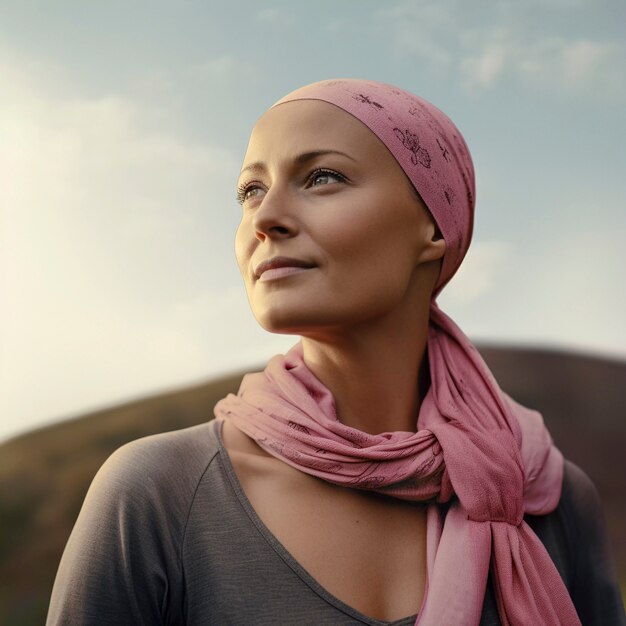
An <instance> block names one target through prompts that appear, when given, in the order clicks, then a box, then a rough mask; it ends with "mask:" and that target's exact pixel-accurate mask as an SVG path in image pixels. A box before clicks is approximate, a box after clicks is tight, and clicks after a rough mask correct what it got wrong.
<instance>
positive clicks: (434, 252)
mask: <svg viewBox="0 0 626 626" xmlns="http://www.w3.org/2000/svg"><path fill="white" fill-rule="evenodd" d="M445 253H446V242H445V240H444V238H443V235H442V234H441V231H440V230H439V226H437V224H436V223H435V221H434V220H433V219H432V218H430V220H429V221H428V224H427V225H426V239H425V244H424V246H423V248H422V251H421V254H420V259H419V262H420V263H424V262H427V261H437V260H438V259H442V258H443V255H444V254H445Z"/></svg>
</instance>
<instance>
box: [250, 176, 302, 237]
mask: <svg viewBox="0 0 626 626" xmlns="http://www.w3.org/2000/svg"><path fill="white" fill-rule="evenodd" d="M293 203H294V198H293V197H290V195H289V194H288V193H286V192H285V191H284V190H281V189H280V188H278V186H277V185H274V186H272V188H271V189H269V190H268V191H267V192H266V193H265V196H264V197H263V199H262V200H261V203H260V204H259V205H258V206H257V208H256V209H254V217H253V218H252V226H253V228H254V233H255V236H256V238H257V239H259V241H265V239H266V238H267V237H269V238H270V239H286V238H288V237H293V236H294V235H295V234H296V233H297V232H298V224H297V221H296V219H295V215H294V214H293Z"/></svg>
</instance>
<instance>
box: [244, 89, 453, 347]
mask: <svg viewBox="0 0 626 626" xmlns="http://www.w3.org/2000/svg"><path fill="white" fill-rule="evenodd" d="M238 186H239V189H238V194H239V199H240V201H241V202H242V208H243V212H242V218H241V223H240V225H239V228H238V229H237V234H236V237H235V252H236V256H237V262H238V265H239V269H240V271H241V274H242V276H243V279H244V281H245V285H246V290H247V293H248V298H249V300H250V304H251V306H252V310H253V312H254V315H255V317H256V318H257V320H258V321H259V323H260V324H261V326H263V327H264V328H265V329H266V330H269V331H271V332H277V333H288V334H299V335H303V336H316V335H319V334H320V333H325V332H342V331H345V330H347V329H348V328H349V327H352V326H355V325H358V324H361V323H364V322H368V321H372V320H374V319H376V318H380V317H381V316H385V315H389V314H390V313H392V311H393V310H394V309H397V308H398V307H402V306H410V305H411V300H412V299H414V298H415V297H416V294H417V293H418V292H420V294H421V295H420V297H426V298H427V299H430V294H431V293H432V289H433V286H434V284H435V281H436V280H437V276H438V272H439V268H440V259H441V257H442V256H443V252H444V247H445V244H444V242H443V239H439V240H438V241H433V235H434V233H435V225H434V222H433V220H432V218H431V217H430V215H429V214H428V211H427V210H426V209H425V207H424V206H423V204H422V203H421V201H420V200H419V198H418V197H417V196H416V194H415V193H414V192H413V190H412V188H411V187H410V183H409V181H408V179H407V178H406V176H405V174H404V172H403V171H402V169H401V167H400V166H399V165H398V163H397V162H396V161H395V159H394V158H393V157H392V156H391V154H390V153H389V152H388V150H387V148H386V147H385V146H384V145H383V144H382V142H381V141H380V140H379V139H378V138H377V137H376V136H375V135H374V134H373V133H372V132H371V131H370V130H369V129H368V128H367V127H366V126H364V125H363V124H362V123H361V122H359V121H358V120H357V119H356V118H354V117H352V116H351V115H349V114H348V113H346V112H345V111H342V110H341V109H339V108H337V107H335V106H333V105H331V104H328V103H326V102H321V101H316V100H299V101H294V102H288V103H285V104H281V105H280V106H278V107H275V108H273V109H270V110H268V111H267V112H266V113H265V114H264V115H263V117H261V119H260V120H259V122H258V123H257V125H256V126H255V127H254V130H253V132H252V135H251V138H250V143H249V145H248V150H247V152H246V155H245V157H244V162H243V167H242V171H241V176H240V178H239V183H238ZM434 238H435V239H437V237H436V236H435V237H434ZM275 257H289V258H291V259H297V260H298V261H299V262H300V263H301V264H303V265H306V266H307V267H297V268H294V266H291V269H289V268H288V267H284V268H282V269H280V268H273V269H269V270H266V271H265V272H263V273H262V274H261V275H260V276H259V275H257V271H256V270H257V268H258V266H259V264H260V263H262V262H265V261H269V260H270V259H273V258H275ZM287 265H289V262H287Z"/></svg>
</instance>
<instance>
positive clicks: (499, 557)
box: [215, 79, 580, 626]
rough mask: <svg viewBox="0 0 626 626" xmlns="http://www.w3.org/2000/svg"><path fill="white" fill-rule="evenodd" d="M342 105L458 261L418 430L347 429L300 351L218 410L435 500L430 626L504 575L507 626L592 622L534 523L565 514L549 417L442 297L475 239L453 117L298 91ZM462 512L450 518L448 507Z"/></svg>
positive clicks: (475, 612)
mask: <svg viewBox="0 0 626 626" xmlns="http://www.w3.org/2000/svg"><path fill="white" fill-rule="evenodd" d="M299 99H318V100H323V101H325V102H329V103H331V104H334V105H336V106H338V107H340V108H341V109H343V110H344V111H347V112H348V113H350V114H352V115H353V116H355V117H356V118H357V119H359V120H360V121H361V122H363V123H364V124H365V125H366V126H367V127H368V128H369V129H370V130H371V131H372V132H374V133H375V134H376V136H377V137H378V138H379V139H380V140H381V141H382V142H383V143H384V144H385V146H386V147H387V148H388V149H389V151H390V152H391V153H392V154H393V156H394V157H395V158H396V160H397V161H398V163H399V164H400V166H401V167H402V169H403V170H404V171H405V173H406V174H407V176H408V178H409V179H410V180H411V182H412V183H413V185H414V186H415V189H416V190H417V192H418V193H419V195H420V196H421V198H422V199H423V201H424V203H425V204H426V206H427V208H428V210H429V211H430V213H431V214H432V216H433V218H434V219H435V221H436V223H437V225H438V226H439V229H440V231H441V233H442V235H443V237H444V239H445V242H446V252H445V255H444V259H443V262H442V267H441V272H440V275H439V279H438V281H437V284H436V286H435V289H434V291H433V296H432V299H431V305H430V317H429V327H428V341H427V352H428V361H429V367H430V379H431V384H430V388H429V389H428V391H427V393H426V395H425V396H424V398H423V400H422V403H421V406H420V410H419V415H418V417H417V424H416V432H400V431H398V432H383V433H379V434H369V433H365V432H363V431H360V430H358V429H355V428H351V427H349V426H346V425H344V424H342V423H341V421H340V419H339V417H338V416H337V412H336V405H335V401H334V398H333V396H332V393H331V392H330V391H329V390H328V388H327V387H325V386H324V385H323V384H322V383H321V381H320V380H319V379H318V378H317V377H316V376H315V375H314V374H313V373H312V372H311V371H310V370H309V369H308V367H307V366H306V364H305V362H304V359H303V349H302V344H301V342H299V343H297V344H296V345H295V346H294V347H293V348H292V349H291V350H289V351H288V352H287V354H286V355H277V356H275V357H273V358H272V359H271V360H270V361H269V363H268V364H267V366H266V368H265V370H264V371H263V372H257V373H252V374H246V375H245V376H244V378H243V380H242V382H241V386H240V388H239V391H238V393H237V395H234V394H229V395H228V396H227V397H226V398H224V399H222V400H220V401H219V402H218V403H217V405H216V406H215V415H216V417H218V418H221V419H230V420H232V422H233V424H234V425H235V426H236V427H237V428H239V429H240V430H241V431H243V432H244V433H246V434H247V435H248V436H250V437H251V438H252V439H254V440H255V441H256V442H257V443H258V444H259V445H260V446H261V447H262V448H263V449H265V450H266V451H267V452H269V453H270V454H272V455H274V456H276V457H278V458H280V459H282V460H283V461H284V462H285V463H288V464H289V465H292V466H293V467H295V468H297V469H299V470H301V471H303V472H306V473H308V474H311V475H313V476H317V477H319V478H322V479H324V480H327V481H329V482H332V483H335V484H338V485H342V486H345V487H351V488H357V489H369V490H373V491H376V492H379V493H384V494H387V495H390V496H393V497H397V498H402V499H405V500H414V501H424V502H425V503H427V505H428V508H427V584H426V591H425V598H424V601H423V604H422V609H421V611H420V613H419V615H418V618H417V621H416V624H419V625H420V626H441V625H444V626H447V625H454V626H476V625H477V624H479V622H480V618H481V612H482V605H483V600H484V596H485V590H486V585H487V576H488V573H489V570H490V568H491V572H492V578H493V581H494V588H495V592H496V601H497V606H498V612H499V615H500V619H501V622H502V624H504V625H505V626H507V625H513V626H517V625H522V624H523V625H532V626H539V625H550V626H557V625H562V626H574V625H577V624H580V620H579V618H578V616H577V614H576V610H575V608H574V606H573V603H572V600H571V598H570V596H569V594H568V592H567V589H566V587H565V585H564V583H563V580H562V579H561V577H560V575H559V573H558V571H557V569H556V567H555V565H554V563H553V562H552V560H551V558H550V556H549V555H548V553H547V551H546V549H545V547H544V546H543V544H542V543H541V541H540V540H539V538H538V537H537V536H536V535H535V534H534V532H533V531H532V529H531V528H530V527H529V526H528V524H527V523H526V522H525V521H524V519H523V516H524V514H525V513H530V514H533V515H542V514H546V513H550V512H551V511H553V510H554V509H555V508H556V506H557V504H558V502H559V499H560V495H561V485H562V480H563V457H562V455H561V453H560V452H559V451H558V449H557V448H555V447H554V446H553V445H552V439H551V437H550V434H549V433H548V431H547V429H546V427H545V426H544V423H543V419H542V417H541V415H540V414H539V413H538V412H537V411H534V410H532V409H528V408H526V407H524V406H522V405H520V404H518V403H517V402H515V401H514V400H513V399H512V398H511V397H510V396H508V395H507V394H506V393H504V392H503V391H502V390H501V389H500V388H499V386H498V384H497V382H496V380H495V379H494V377H493V375H492V374H491V372H490V370H489V368H488V367H487V365H486V363H485V362H484V360H483V359H482V358H481V356H480V354H479V353H478V351H477V350H476V348H475V347H474V346H473V344H472V343H471V341H470V340H469V339H468V338H467V337H466V335H465V334H464V333H463V332H462V331H461V329H460V328H459V327H458V326H457V325H456V324H455V323H454V322H453V321H452V319H451V318H450V317H449V316H447V315H446V314H445V313H444V312H443V311H442V310H441V309H440V308H439V306H438V305H437V303H436V296H437V294H438V293H439V292H440V291H441V289H442V288H443V286H444V285H445V284H446V283H447V282H448V281H449V280H450V278H451V277H452V275H453V274H454V273H455V272H456V270H457V268H458V266H459V265H460V263H461V261H462V260H463V257H464V256H465V253H466V252H467V248H468V247H469V243H470V240H471V235H472V227H473V212H474V198H475V194H474V170H473V165H472V161H471V157H470V155H469V151H468V149H467V146H466V144H465V141H464V140H463V138H462V136H461V134H460V132H459V131H458V129H457V128H456V126H455V125H454V124H453V123H452V121H451V120H450V119H449V118H448V117H447V116H446V115H445V114H444V113H443V112H441V111H440V110H439V109H437V108H436V107H435V106H433V105H432V104H430V103H428V102H427V101H425V100H423V99H421V98H418V97H417V96H414V95H412V94H410V93H408V92H406V91H403V90H401V89H398V88H397V87H393V86H391V85H386V84H382V83H374V82H371V81H362V80H355V79H340V80H330V81H322V82H320V83H314V84H313V85H308V86H306V87H303V88H301V89H298V90H296V91H295V92H292V93H291V94H289V95H287V96H285V97H284V98H282V99H281V100H279V101H278V102H277V103H276V104H275V105H274V106H278V105H280V104H282V103H284V102H289V101H292V100H299ZM444 502H449V503H450V506H449V508H448V511H447V513H446V514H445V517H444V516H442V515H441V514H440V508H441V507H439V506H438V504H437V503H444Z"/></svg>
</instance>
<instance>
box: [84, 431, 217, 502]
mask: <svg viewBox="0 0 626 626" xmlns="http://www.w3.org/2000/svg"><path fill="white" fill-rule="evenodd" d="M218 450H219V446H218V442H217V438H216V435H215V430H214V423H213V421H211V422H206V423H203V424H198V425H196V426H191V427H188V428H184V429H180V430H174V431H169V432H164V433H158V434H155V435H148V436H146V437H141V438H139V439H135V440H133V441H130V442H128V443H126V444H124V445H122V446H121V447H119V448H117V450H115V451H114V452H113V453H112V454H111V455H110V456H109V457H108V458H107V460H106V461H105V462H104V463H103V464H102V466H101V467H100V469H99V470H98V472H97V474H96V476H95V478H94V480H93V482H92V484H91V487H90V489H89V496H90V497H91V498H94V497H97V498H99V499H104V500H109V501H110V500H111V499H115V500H116V501H120V499H126V500H133V501H134V502H135V504H138V503H142V502H143V503H146V502H148V501H150V502H152V503H154V502H155V501H158V500H161V499H167V500H168V502H170V503H171V502H172V501H174V500H176V499H178V500H188V499H189V498H190V497H192V495H193V492H194V491H195V489H196V486H197V483H198V481H199V480H200V479H201V477H202V475H203V474H204V472H205V470H206V468H207V466H208V465H209V464H210V463H211V461H212V460H213V458H214V457H215V455H216V454H217V452H218Z"/></svg>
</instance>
